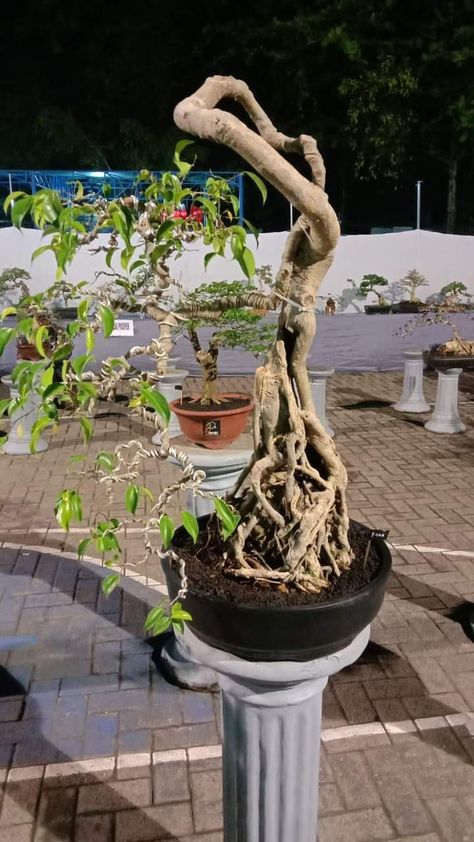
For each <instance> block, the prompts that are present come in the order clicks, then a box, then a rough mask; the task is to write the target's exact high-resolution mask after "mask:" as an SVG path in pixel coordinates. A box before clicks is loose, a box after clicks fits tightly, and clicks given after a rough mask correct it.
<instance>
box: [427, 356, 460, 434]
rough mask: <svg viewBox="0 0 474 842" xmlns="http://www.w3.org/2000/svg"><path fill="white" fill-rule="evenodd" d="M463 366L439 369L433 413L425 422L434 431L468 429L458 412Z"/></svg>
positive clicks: (448, 431)
mask: <svg viewBox="0 0 474 842" xmlns="http://www.w3.org/2000/svg"><path fill="white" fill-rule="evenodd" d="M461 373H462V368H448V369H445V370H444V371H441V370H439V371H438V388H437V390H436V403H435V408H434V412H433V415H432V416H431V418H429V419H428V421H427V422H426V424H425V428H426V429H427V430H430V432H432V433H463V432H464V431H465V429H466V427H465V425H464V424H463V423H462V421H461V419H460V417H459V413H458V386H459V375H460V374H461Z"/></svg>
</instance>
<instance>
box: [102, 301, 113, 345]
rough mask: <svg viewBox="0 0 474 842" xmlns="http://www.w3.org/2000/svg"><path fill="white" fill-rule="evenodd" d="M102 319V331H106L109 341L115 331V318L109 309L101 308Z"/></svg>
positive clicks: (105, 334)
mask: <svg viewBox="0 0 474 842" xmlns="http://www.w3.org/2000/svg"><path fill="white" fill-rule="evenodd" d="M100 318H101V321H102V330H103V331H104V336H105V338H106V339H107V338H108V337H109V336H110V334H111V333H112V331H113V329H114V325H115V317H114V314H113V313H112V310H110V308H109V307H101V308H100Z"/></svg>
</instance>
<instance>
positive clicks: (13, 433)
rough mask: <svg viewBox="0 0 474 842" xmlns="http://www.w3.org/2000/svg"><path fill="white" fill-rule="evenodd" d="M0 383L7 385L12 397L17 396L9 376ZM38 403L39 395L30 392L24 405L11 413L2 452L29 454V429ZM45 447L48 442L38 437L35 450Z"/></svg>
mask: <svg viewBox="0 0 474 842" xmlns="http://www.w3.org/2000/svg"><path fill="white" fill-rule="evenodd" d="M2 383H5V385H6V386H8V387H9V389H10V396H11V398H12V399H14V398H17V397H18V389H17V388H16V387H15V386H14V385H13V381H12V379H11V377H2ZM40 404H41V399H40V397H39V395H37V394H36V393H35V392H30V394H29V395H28V398H27V400H26V403H25V404H24V406H22V407H21V408H20V409H18V410H16V412H14V413H13V415H12V417H11V429H10V432H9V434H8V440H7V441H6V442H5V444H4V446H3V448H2V450H3V453H8V454H9V455H10V456H31V451H30V438H31V430H32V427H33V424H34V423H35V421H36V418H37V415H38V408H39V406H40ZM47 449H48V442H47V441H45V439H42V438H40V439H39V440H38V442H37V444H36V452H37V453H41V452H42V451H44V450H47Z"/></svg>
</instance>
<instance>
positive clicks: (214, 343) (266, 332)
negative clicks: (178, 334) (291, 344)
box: [175, 270, 275, 406]
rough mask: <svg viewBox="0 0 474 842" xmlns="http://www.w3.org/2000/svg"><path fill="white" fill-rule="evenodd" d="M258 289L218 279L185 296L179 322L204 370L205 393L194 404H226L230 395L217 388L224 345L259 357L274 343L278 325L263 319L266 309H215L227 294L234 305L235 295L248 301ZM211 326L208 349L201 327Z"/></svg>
mask: <svg viewBox="0 0 474 842" xmlns="http://www.w3.org/2000/svg"><path fill="white" fill-rule="evenodd" d="M256 272H259V270H256ZM257 291H258V290H257V287H255V286H254V285H253V284H251V283H248V282H247V283H246V282H242V281H214V282H212V283H208V284H200V285H199V286H198V287H196V289H194V290H193V291H192V292H189V293H186V294H184V295H183V296H182V297H181V300H180V302H179V305H178V307H177V309H176V311H175V315H176V316H178V317H180V318H181V317H183V316H185V318H186V320H185V321H182V322H178V324H179V326H180V328H181V330H185V331H186V333H187V335H188V338H189V340H190V342H191V345H192V348H193V351H194V356H195V359H196V362H197V363H198V365H199V366H200V369H201V373H202V388H201V394H200V396H199V397H198V398H196V399H194V400H193V401H191V403H199V404H200V405H201V406H209V405H211V404H221V403H224V404H225V402H226V398H225V397H221V396H219V394H218V391H217V376H218V355H219V349H220V348H223V347H224V348H242V349H243V350H245V351H249V352H250V353H252V354H254V355H255V356H256V357H258V356H259V355H261V354H263V353H264V352H265V351H267V350H268V348H269V346H270V345H271V343H272V341H273V338H274V334H275V325H274V324H272V323H268V322H267V323H265V322H264V321H262V319H263V316H264V314H265V313H266V310H265V309H263V310H262V309H257V308H255V307H253V308H252V307H251V308H248V307H234V306H229V308H228V309H226V310H222V309H220V308H218V309H216V310H214V309H213V305H214V302H215V301H216V300H221V301H225V299H226V297H230V299H231V300H230V301H229V303H230V304H233V303H234V302H233V301H232V299H233V298H239V297H242V299H243V300H245V296H246V295H247V294H249V293H254V292H257ZM207 326H212V328H213V331H212V335H211V337H210V339H209V342H208V347H207V349H205V348H203V347H202V345H201V340H200V338H199V330H200V328H202V327H207ZM214 328H215V329H214Z"/></svg>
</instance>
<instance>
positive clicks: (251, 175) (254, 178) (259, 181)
mask: <svg viewBox="0 0 474 842" xmlns="http://www.w3.org/2000/svg"><path fill="white" fill-rule="evenodd" d="M244 175H248V177H249V178H251V179H252V181H253V183H254V184H255V185H256V186H257V187H258V189H259V191H260V195H261V197H262V201H263V204H265V202H266V201H267V194H268V191H267V185H266V184H265V182H264V181H262V179H261V178H260V176H259V175H257V173H254V172H249V171H248V170H246V171H245V172H244Z"/></svg>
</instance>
